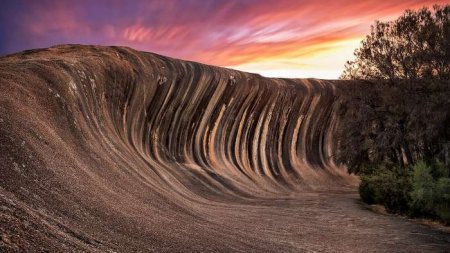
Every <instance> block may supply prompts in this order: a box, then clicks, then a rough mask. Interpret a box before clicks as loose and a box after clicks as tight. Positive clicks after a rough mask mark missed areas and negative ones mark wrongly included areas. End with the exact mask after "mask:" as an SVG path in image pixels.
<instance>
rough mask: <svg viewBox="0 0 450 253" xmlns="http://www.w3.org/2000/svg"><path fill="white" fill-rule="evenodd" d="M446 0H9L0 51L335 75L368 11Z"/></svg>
mask: <svg viewBox="0 0 450 253" xmlns="http://www.w3.org/2000/svg"><path fill="white" fill-rule="evenodd" d="M449 2H450V1H418V0H409V1H408V0H393V1H378V0H377V1H374V0H369V1H359V2H358V1H349V0H342V1H318V0H316V1H310V0H306V1H298V0H266V1H258V0H235V1H233V0H198V1H176V0H164V1H163V0H156V1H144V0H140V1H133V2H130V1H119V0H111V1H106V0H102V1H90V0H80V1H69V0H59V1H57V0H42V1H31V0H29V1H26V0H19V1H11V2H9V1H8V2H5V3H2V4H1V5H2V8H0V9H1V10H0V21H1V22H0V34H1V35H0V53H1V54H6V53H12V52H15V51H20V50H24V49H28V48H35V47H48V46H51V45H54V44H61V43H83V44H103V45H124V46H130V47H133V48H136V49H139V50H145V51H153V52H157V53H160V54H164V55H168V56H172V57H178V58H182V59H187V60H193V61H200V62H204V63H208V64H214V65H220V66H228V67H233V68H237V69H241V70H246V71H251V72H259V73H261V74H263V75H269V76H287V77H318V78H337V77H338V76H339V73H340V72H341V71H342V68H343V65H344V63H345V61H346V60H347V59H350V58H351V56H352V52H353V49H354V48H356V47H357V46H358V43H359V41H360V40H361V39H362V38H363V37H364V35H365V34H366V33H367V32H368V31H369V28H370V25H371V24H372V23H373V21H374V20H375V19H382V20H389V19H393V18H395V17H396V16H397V15H399V14H401V13H402V12H403V11H404V10H405V9H407V8H412V9H417V8H420V7H423V6H431V5H433V4H444V3H449Z"/></svg>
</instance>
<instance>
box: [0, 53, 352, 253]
mask: <svg viewBox="0 0 450 253" xmlns="http://www.w3.org/2000/svg"><path fill="white" fill-rule="evenodd" d="M0 87H1V88H0V89H1V91H0V138H1V142H0V143H1V144H0V152H1V153H0V163H1V164H2V167H1V175H2V176H1V177H2V180H1V182H0V187H1V188H0V193H1V196H0V199H1V201H2V205H3V206H4V208H5V209H4V210H6V211H5V215H4V216H3V218H2V219H3V220H0V222H4V223H3V224H8V225H7V226H5V227H4V228H3V229H4V230H5V231H10V230H14V229H17V231H22V232H21V233H24V234H25V235H24V238H28V239H26V240H25V241H24V242H23V243H22V244H21V243H19V244H18V245H19V246H20V245H21V246H20V247H25V248H26V247H28V246H29V247H31V246H33V244H32V243H31V242H32V241H36V240H38V241H40V242H41V244H42V245H48V247H50V249H51V247H58V249H59V250H61V249H64V247H67V248H72V247H75V248H78V249H80V250H93V249H94V248H99V249H103V250H104V249H105V248H102V247H101V245H103V244H105V243H106V242H107V241H108V240H113V239H111V238H114V240H119V241H121V240H123V241H127V240H129V241H133V238H132V237H129V233H127V232H126V230H127V229H131V228H130V227H129V226H131V225H130V224H134V225H133V226H136V227H140V224H145V225H142V226H143V227H141V230H142V231H140V232H134V236H136V237H139V235H141V234H140V233H142V235H145V236H147V237H149V238H152V239H151V240H152V243H153V244H155V245H158V248H159V249H163V248H164V242H165V241H166V240H168V238H172V237H176V238H178V239H173V238H172V239H173V240H175V241H177V242H179V244H180V245H188V244H186V243H185V242H184V241H183V240H195V238H197V237H195V236H193V238H194V239H192V238H191V239H189V236H188V237H183V236H182V234H183V232H180V231H178V230H177V228H180V227H183V226H188V227H189V226H190V225H189V224H191V223H192V221H191V220H192V219H194V220H197V219H198V217H199V216H201V217H202V219H206V220H208V217H209V216H211V215H213V214H212V213H214V212H210V211H206V210H207V209H208V208H210V206H216V207H218V206H220V208H230V206H227V207H225V206H223V204H220V203H243V202H251V201H255V199H264V198H274V197H276V198H278V197H281V196H290V195H292V194H296V193H298V192H310V191H312V190H327V189H346V187H349V188H352V187H353V185H354V183H355V180H356V179H355V178H354V177H352V176H349V175H347V173H346V171H345V170H344V169H342V168H338V167H337V166H336V165H335V164H334V163H333V161H332V158H331V157H332V154H333V146H334V144H333V141H334V140H333V128H334V127H335V126H336V123H337V120H338V119H337V118H336V117H335V114H334V111H335V109H336V101H337V99H338V96H337V95H336V93H337V91H336V90H337V88H338V87H339V85H338V84H336V83H333V82H331V81H324V80H316V79H298V80H293V79H270V78H264V77H261V76H259V75H255V74H250V73H244V72H239V71H235V70H231V69H224V68H218V67H212V66H207V65H203V64H198V63H194V62H187V61H181V60H176V59H171V58H167V57H163V56H159V55H156V54H151V53H144V52H137V51H134V50H132V49H128V48H119V47H89V46H59V47H53V48H49V49H43V50H32V51H25V52H22V53H19V54H15V55H11V56H7V57H3V58H0ZM8 210H9V211H8ZM208 210H209V209H208ZM220 210H222V209H220ZM149 214H152V217H150V216H149ZM200 214H201V215H200ZM216 214H217V213H215V214H214V215H216ZM117 217H120V219H121V220H119V221H118V220H117V219H119V218H117ZM180 217H181V218H180ZM196 217H197V218H196ZM211 219H212V218H211ZM24 220H29V223H31V224H33V225H32V226H31V227H29V226H28V227H24V226H25V225H24V224H26V223H24V222H23V221H24ZM171 220H172V221H173V220H177V221H179V222H178V223H177V224H176V226H175V225H174V224H173V223H171V222H169V221H171ZM88 224H101V225H98V227H91V226H90V225H88ZM197 225H198V224H197ZM216 225H217V224H216ZM102 226H103V227H102ZM154 226H156V227H158V226H163V227H166V228H167V229H164V230H155V229H150V228H151V227H154ZM219 227H220V226H219ZM106 228H107V229H108V231H109V232H108V233H110V234H108V233H106V232H105V229H106ZM212 228H214V229H215V230H217V229H218V227H217V226H212ZM212 228H209V230H208V229H206V234H208V233H213V232H212V231H210V230H211V229H212ZM214 229H213V230H214ZM35 230H45V231H48V232H45V233H36V234H34V232H33V231H35ZM122 230H124V231H122ZM89 231H90V232H89ZM95 231H97V232H95ZM157 231H159V232H157ZM174 231H178V232H177V233H175V232H174ZM183 231H184V230H183ZM208 231H210V232H208ZM0 232H1V231H0ZM46 233H47V234H46ZM100 234H103V237H102V235H100ZM174 234H175V235H174ZM94 235H95V236H94ZM125 235H127V236H125ZM205 236H206V237H205ZM205 236H204V237H202V238H203V239H201V240H204V238H207V235H205ZM225 237H226V236H225ZM30 238H31V239H30ZM33 238H34V239H33ZM55 238H57V239H55ZM61 238H64V239H61ZM93 238H95V239H93ZM186 238H187V239H186ZM199 238H200V237H199ZM11 240H12V239H11ZM55 240H57V241H58V240H59V241H58V242H55ZM198 240H200V239H198ZM208 240H212V241H216V243H218V245H220V239H217V238H216V239H214V238H209V239H208ZM27 243H28V244H27ZM133 243H134V244H133V245H135V246H136V247H139V243H137V242H133ZM142 243H143V242H142ZM27 245H28V246H27ZM55 245H58V246H55ZM189 245H191V244H189ZM192 245H195V243H193V244H192ZM19 246H17V247H19ZM94 246H95V247H94ZM141 246H142V245H141ZM117 247H118V248H120V247H119V246H117ZM192 247H193V246H192ZM244 248H245V247H244ZM218 249H221V250H223V249H226V247H225V246H223V245H222V246H221V247H219V246H218ZM191 250H201V248H191Z"/></svg>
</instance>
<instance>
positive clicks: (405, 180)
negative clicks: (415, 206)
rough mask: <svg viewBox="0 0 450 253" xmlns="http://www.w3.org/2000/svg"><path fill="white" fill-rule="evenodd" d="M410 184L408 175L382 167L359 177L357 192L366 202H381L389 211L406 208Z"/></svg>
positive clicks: (397, 211)
mask: <svg viewBox="0 0 450 253" xmlns="http://www.w3.org/2000/svg"><path fill="white" fill-rule="evenodd" d="M410 189H411V184H410V180H409V176H408V175H407V174H406V175H405V174H402V173H398V170H395V169H392V168H391V169H386V168H382V169H379V170H377V171H375V172H374V173H373V174H371V175H366V176H363V177H362V178H361V184H360V186H359V194H360V196H361V199H362V200H363V201H364V202H365V203H368V204H383V205H384V206H385V207H386V210H387V211H388V212H391V213H403V212H406V211H407V210H408V203H409V199H410V197H409V192H410Z"/></svg>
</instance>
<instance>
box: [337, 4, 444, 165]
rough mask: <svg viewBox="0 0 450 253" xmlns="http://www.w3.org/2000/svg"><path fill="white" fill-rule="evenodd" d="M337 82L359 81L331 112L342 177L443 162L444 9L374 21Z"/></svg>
mask: <svg viewBox="0 0 450 253" xmlns="http://www.w3.org/2000/svg"><path fill="white" fill-rule="evenodd" d="M341 78H342V79H356V80H360V82H358V83H357V84H356V83H355V84H349V85H346V86H344V87H343V89H342V94H341V106H340V110H339V113H340V118H341V122H340V124H339V127H338V130H337V139H338V144H337V145H338V148H337V150H338V152H337V154H336V160H337V161H338V162H340V163H344V164H346V165H347V166H348V168H349V171H350V172H355V173H360V172H362V171H363V170H368V169H369V170H370V169H371V168H374V167H376V166H379V165H380V164H391V165H395V166H398V167H400V168H407V167H408V165H410V164H413V163H414V162H415V161H417V160H419V159H423V160H425V161H427V160H432V159H434V158H436V157H438V156H439V157H440V158H443V159H444V160H445V159H446V157H448V147H449V140H450V129H449V128H450V124H449V123H450V113H449V111H450V110H449V108H450V5H446V6H443V7H439V6H435V7H434V8H433V10H429V9H426V8H424V9H421V10H419V11H410V10H408V11H406V12H405V13H404V14H403V15H402V16H401V17H399V18H398V19H397V20H395V21H393V22H385V23H384V22H379V21H377V22H376V23H375V25H374V26H372V29H371V33H370V34H369V35H368V36H367V37H366V39H365V40H363V41H362V43H361V47H360V48H358V49H357V50H356V51H355V60H354V61H349V62H347V64H346V65H345V70H344V72H343V74H342V76H341ZM445 150H447V151H445ZM446 152H447V153H446ZM446 162H447V165H448V162H449V161H448V158H447V160H446Z"/></svg>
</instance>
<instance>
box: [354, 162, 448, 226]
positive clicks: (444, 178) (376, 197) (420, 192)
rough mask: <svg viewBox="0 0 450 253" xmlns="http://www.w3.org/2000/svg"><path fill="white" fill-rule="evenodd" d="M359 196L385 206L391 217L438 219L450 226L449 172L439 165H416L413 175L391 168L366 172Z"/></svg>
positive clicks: (442, 165) (363, 199)
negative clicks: (406, 214)
mask: <svg viewBox="0 0 450 253" xmlns="http://www.w3.org/2000/svg"><path fill="white" fill-rule="evenodd" d="M366 171H367V172H369V173H368V174H363V175H362V176H361V183H360V185H359V195H360V197H361V200H362V201H364V202H365V203H367V204H382V205H384V206H385V207H386V210H387V211H388V212H391V213H408V214H410V215H412V216H421V217H433V218H439V219H441V220H442V221H444V222H445V223H447V224H450V177H449V168H448V167H447V166H445V164H443V163H441V162H439V161H436V162H434V163H432V164H427V163H425V162H423V161H419V162H417V163H416V164H415V165H414V166H413V167H412V174H411V173H407V170H405V169H403V170H401V169H399V168H396V167H392V166H390V167H389V166H380V167H378V168H377V169H373V168H372V169H370V170H366Z"/></svg>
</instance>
